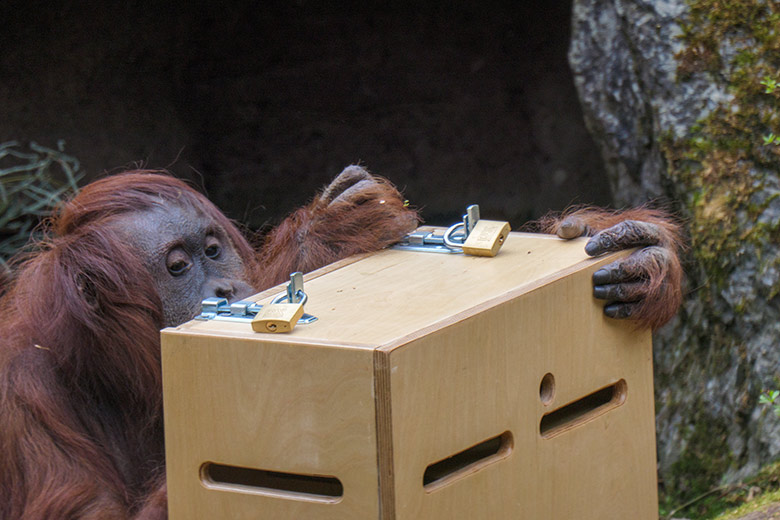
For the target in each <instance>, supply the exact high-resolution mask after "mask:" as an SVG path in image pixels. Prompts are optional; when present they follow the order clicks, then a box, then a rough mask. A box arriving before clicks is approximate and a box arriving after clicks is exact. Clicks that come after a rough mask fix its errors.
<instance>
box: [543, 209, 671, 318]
mask: <svg viewBox="0 0 780 520" xmlns="http://www.w3.org/2000/svg"><path fill="white" fill-rule="evenodd" d="M627 220H636V221H642V222H649V223H651V224H655V225H656V226H657V227H658V229H659V231H660V241H659V244H658V245H659V246H661V247H662V248H664V249H665V250H666V251H667V253H666V254H663V253H659V252H657V251H656V254H653V253H652V252H651V253H650V254H645V255H644V256H645V258H646V259H647V261H645V262H641V264H640V266H641V272H639V273H637V276H638V277H640V278H641V279H642V280H646V281H647V285H646V289H647V297H646V298H644V299H643V300H642V301H641V302H640V303H639V304H638V308H637V311H636V313H635V314H634V315H633V316H632V318H633V319H634V320H636V323H637V325H638V326H640V327H652V328H657V327H660V326H661V325H663V324H665V323H666V322H668V321H669V320H670V319H672V317H674V315H675V313H676V312H677V309H678V308H679V306H680V303H681V302H682V278H683V270H682V266H681V264H680V258H679V250H680V249H681V248H682V247H683V243H684V242H683V239H682V231H681V227H680V225H679V224H678V223H677V222H676V221H675V219H673V218H672V217H671V216H670V215H669V214H668V213H666V212H664V211H661V210H658V209H651V208H646V207H641V208H635V209H628V210H623V211H608V210H603V209H599V208H590V207H586V208H578V209H574V210H571V211H568V212H564V213H563V214H550V215H547V216H545V217H543V218H541V219H540V220H538V221H536V222H535V223H534V225H535V226H536V227H537V229H538V230H539V231H541V232H542V233H551V234H556V233H557V232H558V230H559V229H560V227H561V224H562V223H563V222H564V221H568V222H572V221H575V222H576V221H579V222H581V223H582V224H583V226H584V229H583V235H586V236H593V235H595V234H596V233H598V232H599V231H602V230H604V229H607V228H609V227H612V226H614V225H616V224H619V223H621V222H624V221H627ZM636 265H637V264H634V266H636ZM629 267H630V264H629Z"/></svg>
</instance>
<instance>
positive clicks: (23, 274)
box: [0, 171, 417, 519]
mask: <svg viewBox="0 0 780 520" xmlns="http://www.w3.org/2000/svg"><path fill="white" fill-rule="evenodd" d="M374 189H375V190H376V192H375V193H373V194H369V195H375V196H381V197H382V198H383V199H384V200H385V202H384V203H383V204H382V203H379V202H378V200H371V198H370V196H368V197H367V198H366V199H365V200H361V201H357V202H352V203H347V202H344V203H342V202H339V203H336V204H334V205H332V206H328V205H327V204H325V203H323V202H321V201H319V199H318V201H317V202H315V203H313V204H312V205H310V206H309V207H307V208H304V209H302V210H300V211H298V212H297V213H296V214H295V215H293V216H292V217H291V218H290V219H289V220H288V221H285V222H284V223H283V224H282V225H281V226H280V228H279V230H277V231H275V232H274V233H272V234H271V237H270V238H269V240H268V243H267V246H266V247H265V248H264V249H263V251H262V254H261V262H260V263H258V262H257V259H256V256H255V252H254V251H253V250H252V248H251V247H250V246H249V244H248V243H247V241H246V240H245V239H244V237H243V236H242V235H241V233H240V232H239V231H238V229H236V228H235V226H233V225H232V224H231V223H230V221H229V220H228V219H227V218H226V217H225V216H224V215H223V214H222V213H220V212H219V210H217V208H216V207H214V206H213V205H212V204H211V203H210V202H209V201H208V200H207V199H206V198H205V197H204V196H203V195H201V194H199V193H197V192H196V191H194V190H192V189H191V188H189V187H188V186H186V185H185V184H184V183H182V182H181V181H178V180H176V179H174V178H172V177H168V176H166V175H161V174H160V173H159V172H146V171H137V172H129V173H127V174H123V175H117V176H113V177H109V178H106V179H103V180H101V181H98V182H95V183H93V184H91V185H89V186H87V187H85V188H84V190H83V191H82V192H81V193H80V194H79V195H78V196H77V197H76V198H75V199H73V200H72V201H71V202H70V203H68V204H66V205H65V206H64V207H63V208H62V209H61V211H60V212H59V214H58V215H57V216H56V217H55V218H54V219H53V220H52V222H51V223H50V234H51V237H50V238H49V239H47V240H46V241H45V242H44V243H43V244H42V248H41V251H40V252H39V253H37V254H35V255H33V256H31V257H30V258H28V259H27V260H26V261H25V262H24V263H22V264H21V265H20V266H19V268H18V270H17V272H18V275H17V276H16V278H15V280H14V282H13V283H12V284H11V285H10V287H8V288H7V294H5V296H3V298H2V300H0V315H2V316H3V321H2V323H0V338H2V339H0V342H1V345H0V425H2V426H1V427H0V454H1V455H0V518H3V519H5V518H8V519H11V518H25V519H52V518H80V519H93V518H95V519H97V518H101V519H103V518H112V519H114V518H115V519H125V518H131V517H134V518H145V519H156V518H165V517H166V516H167V515H166V510H165V488H164V485H163V484H162V482H163V477H164V453H163V431H162V409H161V401H162V400H161V381H160V380H161V368H160V345H159V333H158V331H159V329H160V328H161V325H162V311H161V302H160V299H159V297H158V296H157V294H156V291H155V289H154V286H153V283H152V280H151V276H150V275H149V273H148V272H147V271H146V269H145V268H144V266H143V265H142V262H141V259H139V258H138V257H137V256H136V254H135V253H134V251H132V250H131V249H130V248H129V247H127V246H126V245H125V244H124V243H123V242H122V241H121V240H120V239H119V238H118V236H117V235H115V234H114V232H113V231H112V229H113V228H112V227H111V226H108V225H107V224H108V223H109V222H111V221H112V220H113V219H116V218H122V215H124V214H127V213H129V212H134V211H139V210H143V209H147V208H150V207H154V206H160V205H162V206H166V205H170V204H176V205H181V206H186V207H193V208H196V209H198V210H200V211H202V212H204V213H205V214H207V215H208V216H210V217H211V218H212V219H213V220H216V221H217V222H218V223H219V224H221V225H222V227H223V228H224V229H225V230H226V231H227V233H228V235H229V238H230V240H231V241H232V244H233V246H234V247H235V249H236V250H237V251H238V253H239V255H240V256H241V258H242V260H243V261H244V264H245V266H246V267H247V271H248V272H250V273H251V274H250V277H251V278H252V280H251V282H252V283H253V285H254V286H255V287H256V288H257V289H258V290H259V289H263V288H265V287H267V286H268V285H271V284H273V283H275V282H277V281H281V280H282V279H284V278H286V277H287V276H288V274H289V273H290V272H291V271H293V270H310V269H314V268H317V267H320V266H322V265H324V264H327V263H330V262H332V261H335V260H337V259H339V258H343V257H345V256H348V255H350V254H353V253H358V252H364V251H368V250H375V249H378V248H381V247H384V246H385V245H387V244H389V243H391V242H393V241H395V240H397V239H398V238H399V236H398V234H397V233H396V232H388V230H389V229H394V230H395V229H397V228H398V226H399V223H401V224H402V225H403V227H404V228H411V227H414V224H415V223H416V221H417V217H416V214H415V213H414V212H413V211H411V210H408V209H406V208H404V207H403V203H402V202H401V200H400V195H399V194H398V192H397V191H395V189H394V188H392V186H390V185H389V184H387V183H382V182H379V183H378V184H377V185H376V187H375V188H374ZM258 265H260V266H261V267H260V268H258Z"/></svg>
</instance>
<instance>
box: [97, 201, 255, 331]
mask: <svg viewBox="0 0 780 520" xmlns="http://www.w3.org/2000/svg"><path fill="white" fill-rule="evenodd" d="M111 226H112V227H114V229H115V230H117V231H118V232H119V233H120V235H122V236H123V238H124V239H125V240H126V241H127V244H128V245H130V247H131V248H132V249H133V250H135V251H136V252H137V253H138V254H139V256H140V257H141V258H142V259H143V261H144V263H145V264H146V266H147V268H148V269H149V273H150V274H151V275H152V279H153V280H154V284H155V286H156V287H157V293H158V294H159V296H160V299H161V300H162V305H163V315H164V319H165V326H166V327H172V326H176V325H180V324H182V323H184V322H185V321H188V320H190V319H192V318H193V317H194V316H196V315H198V314H200V304H201V301H202V300H203V299H204V298H209V297H213V296H216V297H220V298H227V299H228V300H230V301H231V302H232V301H236V300H240V299H243V298H246V297H247V296H250V295H251V294H253V292H254V291H253V290H252V287H251V286H250V285H249V284H248V280H247V276H246V272H245V269H244V264H243V262H242V261H241V258H240V257H239V256H238V253H236V251H235V250H234V248H233V246H232V244H231V242H230V240H229V239H228V237H227V235H226V233H225V231H224V230H223V229H222V228H221V227H220V226H219V225H218V224H216V223H215V222H212V221H211V220H210V219H208V218H207V217H206V216H204V215H202V214H201V213H200V212H198V211H196V210H195V209H193V208H188V207H185V208H182V207H178V206H171V205H167V206H160V207H159V208H154V209H151V210H147V211H139V212H135V213H129V214H125V215H122V216H121V217H119V218H117V219H116V220H115V221H114V222H113V223H112V224H111Z"/></svg>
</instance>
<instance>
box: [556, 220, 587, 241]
mask: <svg viewBox="0 0 780 520" xmlns="http://www.w3.org/2000/svg"><path fill="white" fill-rule="evenodd" d="M585 231H586V227H585V223H584V222H583V221H582V219H580V218H578V217H574V216H571V217H566V218H565V219H563V221H562V222H561V224H560V226H559V227H558V231H557V234H558V236H559V237H561V238H563V239H566V240H571V239H572V238H577V237H581V236H582V235H584V234H585Z"/></svg>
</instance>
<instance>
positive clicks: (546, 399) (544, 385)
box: [539, 372, 555, 406]
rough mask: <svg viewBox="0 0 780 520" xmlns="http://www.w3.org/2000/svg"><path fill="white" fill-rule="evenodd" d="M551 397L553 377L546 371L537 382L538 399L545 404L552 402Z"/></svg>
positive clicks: (552, 394) (552, 395) (552, 393)
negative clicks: (540, 380) (538, 382)
mask: <svg viewBox="0 0 780 520" xmlns="http://www.w3.org/2000/svg"><path fill="white" fill-rule="evenodd" d="M553 397H555V377H554V376H553V375H552V374H551V373H549V372H547V373H546V374H545V375H544V377H543V378H542V382H541V383H540V384H539V399H541V400H542V404H543V405H545V406H547V405H549V404H550V403H552V402H553Z"/></svg>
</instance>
